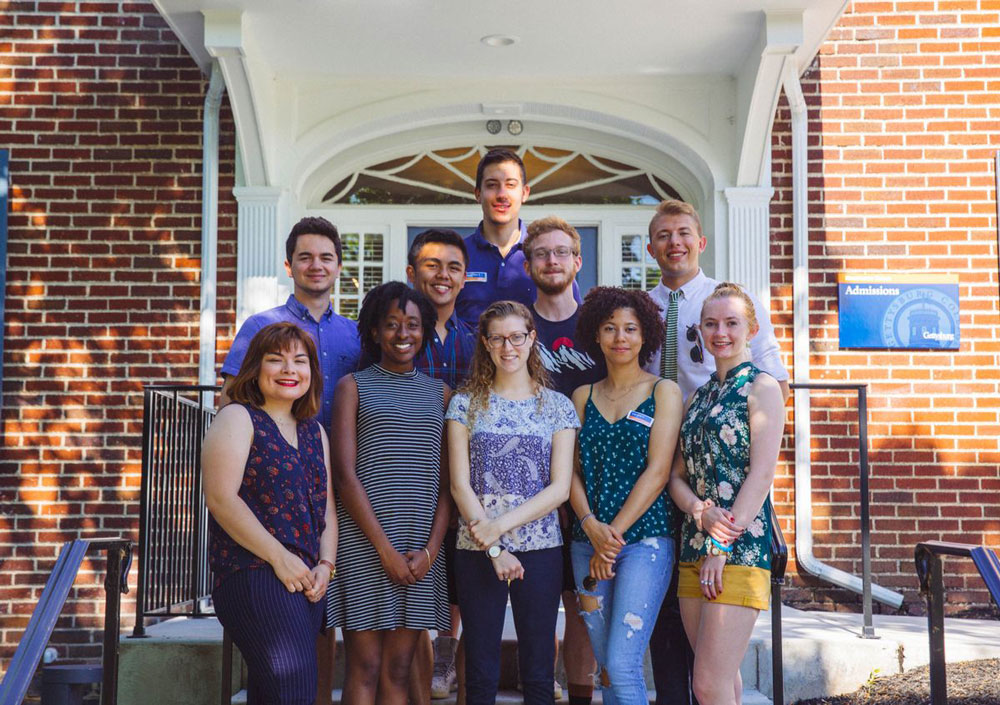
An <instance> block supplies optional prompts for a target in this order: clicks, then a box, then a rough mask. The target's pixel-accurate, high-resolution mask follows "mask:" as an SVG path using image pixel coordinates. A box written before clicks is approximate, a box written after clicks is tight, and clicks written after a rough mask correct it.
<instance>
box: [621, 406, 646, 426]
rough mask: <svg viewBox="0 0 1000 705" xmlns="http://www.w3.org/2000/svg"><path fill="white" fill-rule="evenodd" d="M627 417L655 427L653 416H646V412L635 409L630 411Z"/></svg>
mask: <svg viewBox="0 0 1000 705" xmlns="http://www.w3.org/2000/svg"><path fill="white" fill-rule="evenodd" d="M625 418H627V419H628V420H629V421H635V422H636V423H641V424H642V425H643V426H645V427H646V428H652V427H653V417H652V416H646V415H645V414H643V413H641V412H639V411H634V410H633V411H630V412H628V415H627V416H626V417H625Z"/></svg>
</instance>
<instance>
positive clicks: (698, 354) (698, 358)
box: [686, 323, 705, 365]
mask: <svg viewBox="0 0 1000 705" xmlns="http://www.w3.org/2000/svg"><path fill="white" fill-rule="evenodd" d="M686 337H687V339H688V342H689V343H694V347H693V348H691V362H695V363H697V364H699V365H700V364H701V363H703V362H704V361H705V352H704V350H703V349H702V347H701V340H700V339H699V338H698V324H696V323H692V324H691V325H689V326H688V327H687V333H686Z"/></svg>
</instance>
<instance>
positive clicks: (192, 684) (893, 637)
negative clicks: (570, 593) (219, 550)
mask: <svg viewBox="0 0 1000 705" xmlns="http://www.w3.org/2000/svg"><path fill="white" fill-rule="evenodd" d="M562 618H563V616H562V614H561V613H560V615H559V633H562V621H563V619H562ZM861 624H862V617H861V615H859V614H848V613H833V612H803V611H800V610H796V609H792V608H790V607H783V608H782V634H783V639H782V645H783V655H784V659H783V666H784V684H785V702H788V703H793V702H796V701H797V700H801V699H806V698H816V697H823V696H828V695H838V694H842V693H850V692H853V691H854V690H857V688H858V687H859V686H860V685H862V684H863V683H865V682H866V681H867V680H868V679H869V677H870V676H871V675H872V673H873V671H874V670H875V669H878V670H879V674H880V675H883V676H888V675H892V674H895V673H900V672H902V671H903V670H907V669H910V668H915V667H917V666H922V665H925V664H926V663H927V662H928V660H929V655H928V653H929V649H928V639H927V619H926V617H896V616H880V615H875V617H874V626H875V632H876V635H877V636H878V637H879V638H878V639H862V638H860V636H859V635H860V633H861ZM770 627H771V622H770V614H769V613H766V612H765V613H761V616H760V618H759V619H758V621H757V625H756V627H755V629H754V633H753V637H752V638H751V642H750V646H749V648H748V649H747V654H746V657H745V658H744V661H743V664H742V666H741V668H740V672H741V674H742V676H743V683H744V686H745V687H746V688H747V691H746V692H745V699H744V705H766V703H768V702H769V700H768V698H770V697H771V694H772V692H773V691H772V688H771V628H770ZM147 632H148V633H149V634H150V636H149V637H148V638H145V639H130V638H127V637H126V638H123V639H122V641H121V666H120V670H119V698H118V701H119V703H121V705H217V703H218V697H219V690H220V686H221V679H220V675H219V672H220V666H221V662H222V628H221V627H220V626H219V624H218V622H217V621H216V620H214V619H184V618H177V619H171V620H168V621H166V622H162V623H160V624H158V625H154V626H151V627H149V628H148V629H147ZM516 656H517V646H516V638H515V634H514V629H513V620H512V619H511V617H510V614H509V612H508V618H507V622H506V624H505V627H504V654H503V661H504V666H503V669H502V670H503V676H502V681H501V688H502V689H503V690H504V694H503V697H504V698H508V699H507V700H504V699H499V700H498V702H500V703H506V702H512V703H513V702H520V700H519V699H518V698H519V695H517V694H516V692H514V691H512V690H511V689H512V688H513V687H514V684H515V683H516V668H517V667H516ZM945 656H946V658H947V659H948V662H949V663H953V662H956V661H965V660H973V659H981V658H1000V622H998V621H995V620H973V619H954V618H949V619H946V620H945ZM646 666H647V668H646V681H647V684H648V688H649V690H650V692H652V689H653V684H652V678H651V674H650V672H649V667H648V658H647V664H646ZM342 674H343V650H342V649H340V648H338V654H337V665H336V668H335V675H334V682H335V683H340V682H342V678H343V675H342ZM558 678H559V679H560V680H561V681H562V682H563V683H565V678H564V676H563V675H562V673H561V667H560V669H559V673H558ZM240 682H245V679H243V678H242V674H240V673H239V671H238V666H237V667H236V668H234V672H233V683H234V684H235V683H240ZM509 698H515V699H513V700H510V699H509ZM436 702H439V703H442V704H443V705H447V704H448V702H449V701H447V700H443V701H436Z"/></svg>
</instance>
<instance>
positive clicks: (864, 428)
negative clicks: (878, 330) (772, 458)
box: [789, 382, 877, 639]
mask: <svg viewBox="0 0 1000 705" xmlns="http://www.w3.org/2000/svg"><path fill="white" fill-rule="evenodd" d="M789 387H791V389H792V391H794V390H796V389H813V390H818V391H847V392H856V393H857V395H858V407H857V408H858V479H859V485H860V486H859V492H860V494H861V610H862V612H863V613H864V622H863V624H862V627H861V637H862V638H864V639H875V638H877V637H876V636H875V626H874V624H873V622H872V540H871V510H870V503H871V493H870V492H869V491H868V385H867V384H850V383H844V382H802V383H795V384H791V385H789ZM806 501H808V498H806Z"/></svg>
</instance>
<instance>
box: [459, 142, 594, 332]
mask: <svg viewBox="0 0 1000 705" xmlns="http://www.w3.org/2000/svg"><path fill="white" fill-rule="evenodd" d="M530 192H531V187H529V186H528V183H527V176H526V175H525V173H524V162H522V161H521V158H520V157H519V156H517V154H515V153H514V152H512V151H510V150H509V149H491V150H490V151H489V152H487V153H486V155H485V156H483V158H482V159H480V160H479V166H478V167H477V168H476V192H475V193H476V200H477V201H478V202H479V205H480V206H482V209H483V219H482V220H481V221H479V227H478V228H476V232H474V233H472V235H470V236H469V237H467V238H465V246H466V248H467V249H468V251H469V268H468V271H467V272H466V275H465V288H464V289H462V293H461V294H459V297H458V303H457V306H456V307H457V310H458V315H459V317H461V318H462V319H463V320H465V321H468V322H469V323H470V324H472V326H473V327H475V325H476V323H477V322H478V321H479V314H481V313H482V312H483V311H484V310H486V307H487V306H489V305H490V304H491V303H493V302H494V301H501V300H504V299H510V300H511V301H519V302H520V303H522V304H524V305H525V306H531V304H532V302H533V301H534V300H535V283H534V282H533V281H531V277H529V276H528V275H527V273H526V272H525V270H524V253H523V252H522V251H521V241H522V240H523V239H524V236H525V235H527V229H526V228H525V226H524V223H522V222H521V219H520V218H519V217H518V216H519V215H520V213H521V204H522V203H524V202H525V201H526V200H528V194H529V193H530ZM573 296H574V298H575V299H576V300H577V301H579V300H580V289H579V287H577V285H576V282H574V283H573Z"/></svg>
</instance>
